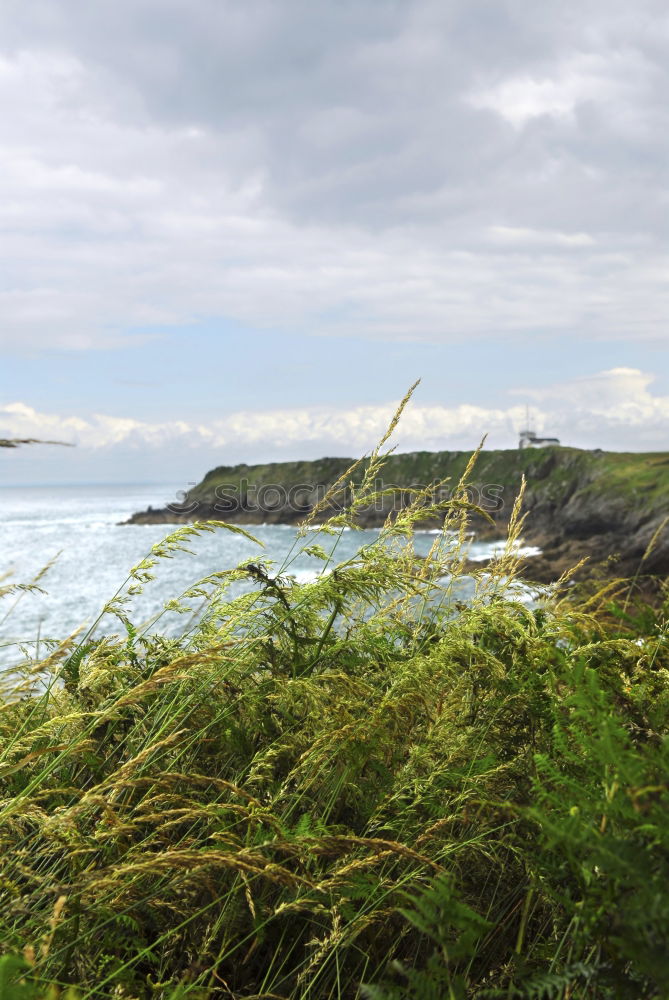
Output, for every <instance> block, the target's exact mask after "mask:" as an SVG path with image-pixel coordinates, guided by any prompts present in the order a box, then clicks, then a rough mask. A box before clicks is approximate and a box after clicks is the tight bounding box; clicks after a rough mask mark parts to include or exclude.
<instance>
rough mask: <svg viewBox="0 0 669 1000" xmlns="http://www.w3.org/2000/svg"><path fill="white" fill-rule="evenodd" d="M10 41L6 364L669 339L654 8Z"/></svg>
mask: <svg viewBox="0 0 669 1000" xmlns="http://www.w3.org/2000/svg"><path fill="white" fill-rule="evenodd" d="M0 39H2V41H1V42H0V101H2V103H3V105H4V108H5V110H4V112H3V114H2V116H1V118H0V163H1V164H2V166H1V167H0V189H1V190H2V195H3V196H2V199H1V201H0V224H1V225H2V226H3V230H4V232H5V239H4V240H3V245H4V252H3V261H2V264H3V270H4V275H5V277H4V280H3V282H2V284H1V285H0V310H1V311H2V314H3V318H4V323H3V333H2V334H0V336H2V337H3V338H4V339H5V340H10V341H12V340H16V339H19V340H20V343H21V345H25V344H26V343H29V344H32V345H33V346H36V347H40V346H44V345H46V344H56V345H59V346H64V347H70V348H75V349H76V348H82V347H93V346H100V345H109V344H115V343H123V342H124V340H123V338H124V336H125V334H124V332H123V331H124V330H125V329H127V328H128V327H131V326H141V325H149V324H158V325H160V324H180V323H184V322H190V321H192V320H194V319H197V318H198V316H211V315H223V316H231V317H235V318H238V319H242V320H244V321H246V322H249V323H252V324H259V325H267V326H275V327H278V328H281V327H284V328H293V329H311V330H313V331H314V332H315V333H332V332H339V333H341V332H344V333H355V334H356V335H359V336H370V337H402V338H408V337H413V338H418V339H428V340H442V339H455V338H458V337H462V336H490V335H494V334H497V333H499V334H502V335H503V334H505V333H508V332H513V333H518V332H521V333H523V332H524V333H525V334H526V335H528V336H529V335H533V336H540V335H541V332H542V331H544V332H548V333H550V334H552V335H555V334H557V333H560V332H570V333H573V332H580V333H582V334H583V336H585V337H600V338H601V337H620V338H629V339H635V338H648V339H655V340H666V339H667V327H666V315H667V305H669V302H668V298H669V296H668V294H667V274H668V273H669V259H668V254H667V250H666V247H667V199H666V195H665V186H666V171H667V159H668V155H667V154H668V146H667V136H668V135H669V100H668V98H669V86H668V79H669V70H668V67H669V58H668V57H669V51H668V50H669V18H668V16H667V11H666V5H664V4H663V3H660V2H655V0H640V2H639V3H637V4H636V5H635V6H634V7H631V6H630V5H629V4H628V3H623V2H622V0H584V2H578V3H577V2H576V0H571V2H567V3H558V2H557V0H547V2H545V3H542V4H535V5H533V4H527V3H521V2H520V0H506V2H495V3H492V2H489V0H487V2H486V0H453V2H449V3H444V2H443V0H413V2H411V3H406V2H401V0H374V2H371V0H355V2H353V0H345V2H342V0H337V2H335V0H325V2H320V3H313V2H312V0H245V2H244V3H238V2H236V0H235V2H232V0H160V2H158V0H115V2H113V3H112V2H111V0H100V2H99V3H95V4H83V3H78V2H75V0H43V2H35V3H31V4H19V3H16V2H14V3H8V4H6V5H5V6H4V7H3V9H2V11H1V12H0Z"/></svg>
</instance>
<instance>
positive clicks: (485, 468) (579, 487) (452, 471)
mask: <svg viewBox="0 0 669 1000" xmlns="http://www.w3.org/2000/svg"><path fill="white" fill-rule="evenodd" d="M469 458H470V454H469V453H466V452H412V453H408V454H404V455H392V456H390V457H389V458H388V459H387V461H386V464H385V465H384V468H383V472H382V475H381V477H380V479H379V481H378V483H377V485H378V487H380V488H384V489H385V490H386V491H388V490H390V492H389V493H387V494H386V495H385V496H384V498H383V500H382V502H379V503H377V504H376V505H375V506H371V507H367V508H365V509H364V510H363V511H361V513H360V516H359V523H360V524H361V525H362V526H365V527H373V526H376V525H380V524H382V523H383V522H384V520H385V519H386V517H387V516H388V514H389V513H390V514H392V512H393V511H394V510H397V509H398V508H400V507H401V506H402V505H403V504H406V503H407V502H408V498H409V490H410V488H412V487H416V486H420V487H425V486H428V485H430V484H434V483H441V484H442V485H441V488H440V497H441V498H442V499H443V498H445V497H447V496H448V494H449V491H451V492H455V490H456V488H457V486H458V483H459V482H460V479H461V477H462V475H463V473H464V471H465V468H466V466H467V463H468V461H469ZM351 465H352V461H351V460H350V459H346V458H325V459H320V460H318V461H314V462H280V463H273V464H269V465H237V466H232V467H230V466H221V467H219V468H217V469H213V470H212V471H211V472H209V473H208V474H207V475H206V476H205V478H204V479H203V480H202V482H201V483H199V484H198V485H197V486H196V487H194V488H193V489H191V490H189V491H188V493H186V494H185V495H184V496H183V498H182V499H181V500H180V501H175V503H174V504H170V505H168V506H167V507H164V508H162V509H159V510H151V509H150V510H147V511H143V512H139V513H137V514H134V515H133V516H132V517H131V518H130V520H129V521H128V522H126V523H128V524H163V523H164V524H174V523H181V522H187V521H194V520H207V519H215V520H223V521H229V522H236V523H243V524H262V523H265V524H268V523H269V524H277V523H283V524H296V523H299V522H300V521H301V520H302V519H303V518H304V517H306V516H307V515H308V514H309V513H310V512H311V511H312V510H313V508H314V507H315V506H317V505H318V504H319V503H321V502H322V501H323V498H324V497H325V496H326V495H327V493H328V491H329V490H331V489H332V487H333V484H335V483H336V482H337V480H338V479H339V478H340V477H342V476H344V477H345V473H346V471H347V470H348V469H349V468H350V466H351ZM363 469H364V466H363V467H362V468H361V467H358V469H357V470H356V472H355V473H354V475H353V476H352V478H353V480H354V482H359V481H360V478H361V475H362V471H363ZM523 478H525V481H526V484H527V485H526V492H525V498H524V505H523V507H524V511H525V512H526V514H527V518H526V522H525V530H524V538H525V540H526V541H527V542H528V543H530V544H533V545H537V546H539V547H540V548H541V550H542V555H541V556H537V557H536V558H534V559H533V560H532V561H531V565H528V573H527V575H528V576H530V577H532V578H534V579H537V580H540V581H549V580H552V579H555V578H556V576H558V575H559V574H560V572H561V571H562V570H563V569H566V568H568V567H570V566H572V565H574V564H575V563H576V562H578V561H579V560H580V559H581V558H583V557H584V556H587V557H588V560H589V565H590V566H594V565H602V564H604V563H606V564H607V565H608V566H610V567H611V572H615V573H616V575H623V576H625V575H633V574H634V573H636V572H637V571H638V570H639V569H640V568H641V570H642V572H643V573H644V574H654V575H660V576H666V575H668V574H669V525H668V524H667V523H666V520H667V518H668V517H669V453H659V452H658V453H649V454H636V453H621V452H601V451H596V452H589V451H581V450H578V449H575V448H542V449H526V450H522V451H521V450H518V451H516V450H513V451H483V452H481V454H480V456H479V458H478V461H477V463H476V466H475V470H474V473H473V474H472V475H471V477H470V480H469V485H468V497H469V499H470V500H471V501H472V502H474V503H477V504H478V505H479V506H480V507H481V508H483V509H484V510H486V511H487V513H488V514H489V516H490V517H491V518H492V519H493V524H492V525H490V524H489V523H487V522H486V521H485V520H484V519H482V518H475V519H474V527H475V530H476V531H477V535H478V537H488V538H491V537H502V536H503V535H504V532H505V530H506V526H507V524H508V520H509V516H510V512H511V510H512V507H513V502H514V499H515V498H516V496H517V495H518V492H519V490H520V489H521V483H522V480H523ZM346 482H347V479H346V477H345V478H344V483H346ZM346 500H347V487H346V486H345V485H342V486H340V488H339V490H338V491H336V494H335V495H334V496H333V497H331V499H330V501H329V502H328V503H327V504H326V506H325V507H324V508H323V510H322V511H321V512H320V513H319V514H318V515H317V518H316V519H317V520H323V519H324V518H325V517H327V516H328V515H329V514H331V513H332V511H333V509H336V507H337V505H338V504H340V505H341V504H344V503H346ZM438 523H439V522H438V520H437V519H434V518H432V519H427V520H425V521H424V522H423V526H426V527H427V526H434V525H436V524H438ZM651 541H653V545H652V551H650V552H649V553H648V552H647V550H648V547H649V545H650V543H651ZM644 556H645V558H644ZM614 567H615V568H614Z"/></svg>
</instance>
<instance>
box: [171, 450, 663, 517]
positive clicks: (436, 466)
mask: <svg viewBox="0 0 669 1000" xmlns="http://www.w3.org/2000/svg"><path fill="white" fill-rule="evenodd" d="M470 459H471V452H462V451H454V452H448V451H435V452H431V451H419V452H409V453H406V454H401V455H389V456H388V457H387V459H386V461H385V464H384V467H383V479H384V481H385V482H386V483H388V484H397V485H398V486H410V485H412V484H414V485H418V484H420V485H423V486H427V485H429V483H431V482H433V481H441V480H446V481H448V482H450V484H451V485H455V484H457V483H458V482H459V481H460V480H461V478H462V476H463V474H464V472H465V469H466V468H467V466H468V463H469V461H470ZM351 462H352V460H351V459H348V458H322V459H317V460H316V461H313V462H273V463H269V464H265V465H235V466H220V467H218V468H216V469H212V470H211V471H210V472H208V473H207V475H206V476H205V477H204V479H203V480H202V482H201V483H199V484H198V485H197V486H195V487H194V488H193V489H191V490H190V491H189V493H188V497H189V499H194V500H199V501H201V502H203V503H214V502H215V501H216V489H217V487H219V488H220V487H222V486H229V485H233V486H236V487H237V488H238V489H240V487H241V484H242V483H243V482H248V483H251V484H252V485H254V486H256V487H261V486H269V485H276V484H277V483H278V484H281V485H283V486H284V487H285V488H286V490H289V489H290V488H291V487H295V486H298V485H305V484H306V485H324V486H328V487H329V486H331V485H332V483H333V482H335V480H336V479H337V478H338V477H339V476H341V475H342V474H343V473H345V472H346V470H347V469H348V468H349V467H350V465H351ZM365 468H366V466H365V463H362V464H361V466H360V467H359V473H358V475H359V476H361V475H362V474H363V473H364V471H365ZM523 477H525V479H526V480H527V482H528V483H529V484H530V487H531V488H532V489H535V488H539V489H540V490H541V491H542V492H543V493H544V494H545V496H546V497H547V498H548V497H550V498H553V499H555V500H562V499H564V496H565V492H566V491H569V493H571V491H573V490H574V489H582V490H587V491H588V493H589V494H590V495H596V496H600V497H602V498H606V499H607V500H608V499H610V498H611V497H617V498H622V499H623V500H627V499H628V498H630V499H639V498H642V500H643V503H644V504H646V505H652V506H654V505H655V503H656V502H658V501H659V502H660V504H663V505H664V506H666V501H667V497H668V496H669V453H667V452H652V453H648V454H645V453H631V452H630V453H627V452H589V451H581V450H579V449H578V448H528V449H525V450H522V451H521V450H520V449H513V450H509V451H482V452H481V453H480V455H479V458H478V460H477V464H476V470H475V474H474V476H473V482H474V483H477V484H482V483H497V484H500V485H501V486H504V487H506V490H507V501H508V499H509V498H510V497H514V496H515V495H516V494H517V492H518V490H519V489H520V485H521V482H522V479H523Z"/></svg>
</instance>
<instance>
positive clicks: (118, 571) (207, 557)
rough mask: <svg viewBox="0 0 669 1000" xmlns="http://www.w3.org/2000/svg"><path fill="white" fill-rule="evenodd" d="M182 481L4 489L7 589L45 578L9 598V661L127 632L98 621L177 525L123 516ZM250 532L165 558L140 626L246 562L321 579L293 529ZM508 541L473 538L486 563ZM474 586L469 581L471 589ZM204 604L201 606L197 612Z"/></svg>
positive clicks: (2, 652) (140, 607)
mask: <svg viewBox="0 0 669 1000" xmlns="http://www.w3.org/2000/svg"><path fill="white" fill-rule="evenodd" d="M179 488H180V487H179V485H178V484H160V485H146V484H137V483H132V484H124V485H119V484H114V485H73V486H33V487H25V486H3V487H0V587H6V586H7V585H11V584H31V583H33V582H34V581H35V580H36V579H37V578H38V577H39V579H37V586H39V588H40V590H39V591H25V590H18V591H15V592H12V593H9V594H5V595H4V596H3V597H2V599H1V600H0V665H3V664H7V665H11V664H15V663H16V662H17V661H18V658H20V657H19V653H20V651H21V650H22V649H23V653H24V654H27V655H34V654H35V652H36V651H37V652H38V651H39V644H43V643H44V641H45V640H48V639H58V640H60V639H63V638H65V637H66V636H68V635H70V634H71V633H73V632H75V631H76V630H77V629H81V630H82V634H83V633H85V631H86V630H87V629H89V628H90V627H91V626H93V625H94V627H95V633H94V634H96V635H101V634H111V633H119V632H122V630H123V626H122V625H120V623H119V621H118V619H117V618H116V617H115V616H113V615H105V616H103V617H102V619H100V620H98V619H99V616H100V612H101V610H102V608H103V607H104V605H105V604H106V603H107V602H108V601H109V600H110V599H111V598H112V597H113V596H114V595H115V594H117V593H119V592H121V593H124V592H125V590H124V588H126V587H127V581H128V573H129V571H130V569H131V567H133V566H135V565H137V564H138V563H139V562H140V561H141V560H142V559H143V558H144V557H146V556H147V555H148V554H150V552H151V548H152V546H154V545H155V544H156V543H159V542H160V541H161V540H162V539H163V538H165V536H166V535H167V534H169V533H170V531H172V530H174V528H175V527H176V526H171V525H165V524H148V525H126V524H122V523H121V522H123V521H125V520H127V518H128V517H129V516H130V515H131V514H132V513H134V512H135V511H138V510H144V509H146V508H147V507H148V506H149V505H151V506H153V507H164V506H165V505H166V504H167V503H169V502H172V503H174V502H175V497H177V495H178V490H179ZM247 530H248V531H249V532H250V533H252V534H253V535H254V536H255V538H256V539H257V540H258V542H260V543H262V547H261V546H260V545H258V544H256V542H254V541H252V540H250V539H248V538H245V537H244V536H243V535H240V534H233V533H231V532H228V531H226V530H223V529H220V530H217V531H216V532H214V533H205V534H204V535H202V536H201V537H197V538H192V539H188V541H187V542H186V543H185V544H186V545H187V547H188V548H189V549H190V550H191V551H190V552H176V553H174V554H173V556H172V557H171V558H167V559H160V560H159V561H158V564H157V565H156V567H155V569H154V572H155V579H153V580H152V581H150V582H149V583H148V584H147V585H146V586H145V587H144V590H143V592H142V593H141V594H137V595H135V596H133V597H132V599H131V601H130V603H129V605H128V606H127V613H128V615H129V617H130V619H131V620H132V621H133V623H134V624H135V625H138V626H143V625H144V624H146V623H148V622H152V621H153V620H154V619H155V618H156V616H158V615H160V614H161V611H163V612H164V605H165V602H167V601H169V600H171V599H173V598H175V597H178V596H179V595H180V594H182V593H183V592H184V591H185V590H186V589H187V588H188V587H190V586H192V585H193V584H194V583H195V582H196V581H197V580H200V579H202V578H203V577H205V576H208V575H209V574H211V573H214V572H218V571H220V570H225V569H231V568H233V567H235V566H237V565H238V564H239V563H240V562H242V561H246V562H248V561H249V560H256V559H259V558H263V559H271V560H272V561H273V563H274V568H273V570H272V572H283V573H288V574H290V575H292V576H294V577H295V578H296V579H297V580H298V581H299V582H305V581H309V580H313V579H316V577H317V576H318V574H319V573H320V572H323V563H322V562H320V561H319V560H317V559H316V558H314V557H313V556H309V555H307V554H304V553H301V552H299V549H300V548H301V547H302V545H304V544H305V543H304V541H302V542H299V544H297V545H296V540H297V529H296V528H295V527H294V526H292V525H281V524H278V525H277V524H271V525H270V524H267V525H249V526H248V529H247ZM434 534H435V533H434V532H424V533H419V534H418V535H417V536H416V539H415V549H416V552H417V554H419V555H421V554H427V552H428V550H429V549H430V547H431V545H432V543H433V542H434V537H433V535H434ZM376 537H378V530H364V531H355V530H350V529H345V530H344V532H343V533H342V534H341V536H340V537H339V538H338V539H336V543H337V548H336V553H335V562H340V561H344V560H347V559H349V558H351V557H352V556H354V555H355V554H356V552H357V551H358V550H359V549H360V548H361V546H363V545H368V544H369V543H370V542H372V541H373V540H374V539H375V538H376ZM313 542H318V543H319V544H320V545H322V547H323V548H325V550H326V551H329V548H331V546H332V544H333V542H334V539H333V538H332V537H331V536H327V535H324V534H323V533H322V532H319V531H317V530H315V531H314V532H312V533H311V534H310V537H309V538H308V541H307V543H306V544H312V543H313ZM501 547H503V546H502V543H501V542H477V541H475V540H473V541H471V543H470V551H469V555H470V558H472V559H474V560H484V559H487V558H489V557H490V556H491V555H493V554H494V553H495V552H496V551H499V550H500V548H501ZM530 551H531V550H528V554H529V552H530ZM330 568H331V567H330ZM40 574H41V575H40ZM466 586H467V585H466V582H463V584H462V587H464V588H465V590H466ZM461 589H462V588H461ZM460 596H461V597H465V598H466V596H467V595H466V593H463V594H461V595H460ZM197 611H198V609H197V608H196V607H194V608H193V613H194V614H195V615H196V614H197ZM189 624H190V625H192V620H191V621H190V623H189V622H188V621H187V620H185V618H184V616H183V615H180V614H176V613H173V612H168V613H163V614H162V616H161V617H160V619H159V622H158V623H157V624H156V625H155V628H156V629H157V630H159V631H161V632H163V633H164V634H168V635H173V636H174V635H179V634H180V632H183V631H184V630H185V629H186V628H187V627H188V625H189ZM31 650H32V654H31V653H30V651H31ZM22 655H23V654H22Z"/></svg>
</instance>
